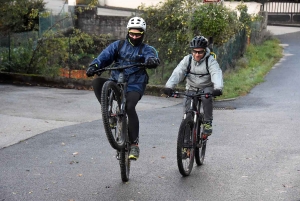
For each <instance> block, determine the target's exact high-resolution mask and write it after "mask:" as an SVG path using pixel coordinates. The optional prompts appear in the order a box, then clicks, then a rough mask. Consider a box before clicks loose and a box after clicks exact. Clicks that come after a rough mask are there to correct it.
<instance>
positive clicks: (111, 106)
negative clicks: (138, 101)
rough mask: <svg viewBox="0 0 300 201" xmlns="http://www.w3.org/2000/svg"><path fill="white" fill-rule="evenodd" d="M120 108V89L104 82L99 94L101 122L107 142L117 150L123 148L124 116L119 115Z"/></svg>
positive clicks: (111, 83)
mask: <svg viewBox="0 0 300 201" xmlns="http://www.w3.org/2000/svg"><path fill="white" fill-rule="evenodd" d="M120 108H121V93H120V88H119V87H118V85H117V84H116V83H115V82H113V81H107V82H105V83H104V85H103V88H102V93H101V112H102V121H103V125H104V129H105V133H106V137H107V139H108V142H109V143H110V145H111V146H112V148H114V149H117V150H121V149H122V148H124V146H125V134H124V130H125V129H123V127H124V126H125V125H126V115H124V114H121V112H120Z"/></svg>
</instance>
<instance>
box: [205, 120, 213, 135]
mask: <svg viewBox="0 0 300 201" xmlns="http://www.w3.org/2000/svg"><path fill="white" fill-rule="evenodd" d="M203 134H204V135H207V136H210V135H211V134H212V125H211V122H205V123H204V124H203Z"/></svg>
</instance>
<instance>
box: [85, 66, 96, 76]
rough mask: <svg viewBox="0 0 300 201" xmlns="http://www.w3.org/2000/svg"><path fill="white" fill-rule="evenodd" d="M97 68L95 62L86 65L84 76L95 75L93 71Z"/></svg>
mask: <svg viewBox="0 0 300 201" xmlns="http://www.w3.org/2000/svg"><path fill="white" fill-rule="evenodd" d="M96 70H98V65H97V64H92V65H90V66H89V67H88V69H87V70H86V76H88V77H92V76H94V75H95V71H96Z"/></svg>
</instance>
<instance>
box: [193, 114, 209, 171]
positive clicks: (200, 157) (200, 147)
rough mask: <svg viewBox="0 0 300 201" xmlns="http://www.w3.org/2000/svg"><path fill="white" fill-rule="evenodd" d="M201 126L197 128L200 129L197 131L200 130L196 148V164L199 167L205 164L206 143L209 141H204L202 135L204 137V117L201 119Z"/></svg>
mask: <svg viewBox="0 0 300 201" xmlns="http://www.w3.org/2000/svg"><path fill="white" fill-rule="evenodd" d="M199 119H200V120H199V124H200V126H197V127H198V128H197V129H200V130H197V134H199V135H198V137H197V146H196V148H195V159H196V164H197V165H199V166H200V165H203V162H204V157H205V150H206V142H207V140H203V139H202V135H203V125H202V122H203V120H202V117H200V118H199Z"/></svg>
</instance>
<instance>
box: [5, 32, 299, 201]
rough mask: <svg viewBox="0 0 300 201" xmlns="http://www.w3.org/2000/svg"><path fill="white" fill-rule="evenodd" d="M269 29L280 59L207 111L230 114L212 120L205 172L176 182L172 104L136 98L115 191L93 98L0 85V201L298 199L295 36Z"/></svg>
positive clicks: (113, 166)
mask: <svg viewBox="0 0 300 201" xmlns="http://www.w3.org/2000/svg"><path fill="white" fill-rule="evenodd" d="M269 29H270V30H272V32H273V33H275V34H276V37H278V38H280V40H281V41H282V43H283V46H284V47H285V49H284V54H285V56H284V57H283V58H282V60H281V61H280V62H279V63H278V64H276V65H275V66H274V68H273V69H272V70H271V71H270V73H269V74H268V75H267V76H266V82H264V83H262V84H260V85H259V86H257V87H255V88H254V89H253V90H252V91H251V92H250V93H249V94H248V95H247V96H245V97H241V98H239V99H237V100H234V101H227V102H221V103H216V106H219V107H221V108H222V107H227V106H230V107H235V108H236V109H235V110H215V111H214V123H213V129H214V133H213V135H212V136H211V137H210V139H209V142H208V147H207V155H206V158H205V164H204V165H203V166H201V167H196V166H195V167H194V169H193V171H192V173H191V175H190V176H189V177H185V178H183V177H181V175H180V173H179V171H178V168H177V164H176V138H177V132H178V128H179V123H180V120H181V111H182V109H181V105H180V99H166V98H160V97H151V96H145V97H143V99H142V100H141V102H140V104H139V107H138V114H139V117H140V147H141V155H140V159H139V160H138V161H136V162H132V166H131V175H130V176H131V177H130V180H129V182H127V183H122V181H121V178H120V170H119V165H118V161H117V160H116V158H115V151H114V150H113V149H112V148H111V147H110V145H109V144H108V142H107V139H106V137H105V133H104V129H103V126H102V122H101V119H100V118H101V115H100V107H99V104H98V103H97V101H96V99H95V98H94V95H93V92H91V91H78V90H67V89H65V90H64V89H53V88H39V87H19V86H12V85H0V92H1V96H0V102H1V104H0V125H1V131H0V137H1V147H2V149H0V164H1V169H0V201H40V200H47V201H52V200H53V201H69V200H74V201H89V200H91V201H98V200H101V201H102V200H109V201H110V200H128V201H129V200H134V201H137V200H207V201H211V200H213V201H219V200H220V201H224V200H228V201H232V200H239V201H240V200H251V201H252V200H261V201H266V200H267V201H268V200H270V201H274V200H286V201H297V200H300V187H299V174H300V162H299V161H300V160H299V159H300V156H299V151H300V147H299V137H298V131H299V120H300V114H299V109H300V104H299V100H300V91H299V89H298V86H299V85H300V79H299V75H300V68H299V57H300V53H299V46H300V40H299V39H300V29H299V28H289V27H269ZM12 138H13V139H12ZM3 139H4V142H3ZM17 142H18V143H17Z"/></svg>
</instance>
